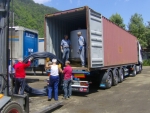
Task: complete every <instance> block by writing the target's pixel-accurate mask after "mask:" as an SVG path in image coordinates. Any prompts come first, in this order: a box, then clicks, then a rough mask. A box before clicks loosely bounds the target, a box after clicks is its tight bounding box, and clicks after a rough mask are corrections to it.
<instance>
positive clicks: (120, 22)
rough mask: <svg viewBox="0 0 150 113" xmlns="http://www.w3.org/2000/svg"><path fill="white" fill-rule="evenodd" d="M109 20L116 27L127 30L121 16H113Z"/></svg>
mask: <svg viewBox="0 0 150 113" xmlns="http://www.w3.org/2000/svg"><path fill="white" fill-rule="evenodd" d="M109 19H110V20H111V21H112V22H113V23H115V24H116V25H118V26H120V27H122V28H123V29H125V24H124V23H123V18H122V17H121V16H120V14H118V13H116V14H113V15H112V16H111V17H110V18H109Z"/></svg>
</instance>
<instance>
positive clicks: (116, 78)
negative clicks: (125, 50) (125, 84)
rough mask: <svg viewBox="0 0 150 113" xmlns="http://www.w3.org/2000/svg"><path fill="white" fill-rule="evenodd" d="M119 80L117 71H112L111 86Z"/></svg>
mask: <svg viewBox="0 0 150 113" xmlns="http://www.w3.org/2000/svg"><path fill="white" fill-rule="evenodd" d="M118 79H119V72H118V69H116V68H115V69H114V70H113V81H112V85H113V86H115V85H117V84H118V81H119V80H118Z"/></svg>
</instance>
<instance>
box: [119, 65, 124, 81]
mask: <svg viewBox="0 0 150 113" xmlns="http://www.w3.org/2000/svg"><path fill="white" fill-rule="evenodd" d="M123 79H124V71H123V68H120V69H119V80H118V82H119V83H121V82H123Z"/></svg>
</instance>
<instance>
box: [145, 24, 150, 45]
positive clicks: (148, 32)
mask: <svg viewBox="0 0 150 113" xmlns="http://www.w3.org/2000/svg"><path fill="white" fill-rule="evenodd" d="M145 34H146V38H147V45H148V48H150V22H148V25H147V26H146V32H145Z"/></svg>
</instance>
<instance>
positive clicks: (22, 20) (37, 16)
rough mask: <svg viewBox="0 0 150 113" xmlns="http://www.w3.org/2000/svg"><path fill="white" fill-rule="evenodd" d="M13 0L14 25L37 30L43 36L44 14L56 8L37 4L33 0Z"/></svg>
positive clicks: (54, 10)
mask: <svg viewBox="0 0 150 113" xmlns="http://www.w3.org/2000/svg"><path fill="white" fill-rule="evenodd" d="M13 1H14V3H13V4H14V5H13V8H14V13H15V14H14V15H15V18H14V25H15V26H23V27H27V28H30V29H35V30H38V31H39V37H44V15H45V14H48V13H54V12H57V11H58V10H57V9H55V8H52V7H47V6H44V5H42V4H37V3H35V2H34V1H33V0H13ZM11 9H12V4H11Z"/></svg>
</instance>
